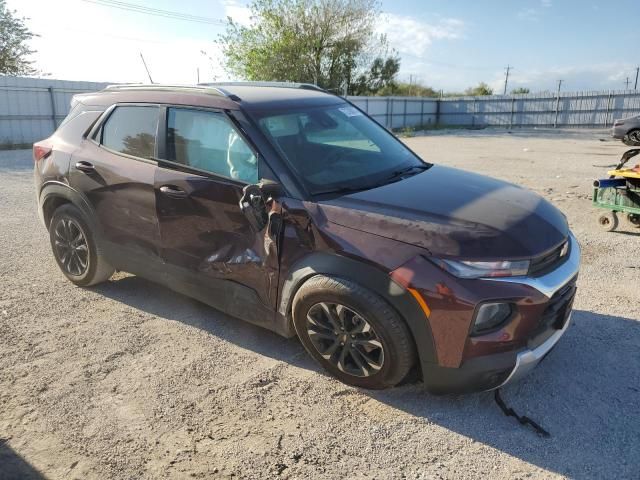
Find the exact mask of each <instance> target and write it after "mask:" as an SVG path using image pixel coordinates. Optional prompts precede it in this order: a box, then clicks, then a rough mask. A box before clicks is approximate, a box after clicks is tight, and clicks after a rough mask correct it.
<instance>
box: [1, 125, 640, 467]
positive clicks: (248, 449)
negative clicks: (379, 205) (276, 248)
mask: <svg viewBox="0 0 640 480" xmlns="http://www.w3.org/2000/svg"><path fill="white" fill-rule="evenodd" d="M407 142H408V143H409V144H410V145H411V147H413V148H414V149H415V150H416V151H417V152H419V153H420V154H421V155H423V157H424V158H426V159H428V160H430V161H434V162H439V163H445V164H450V165H453V166H457V167H461V168H465V169H469V170H474V171H478V172H481V173H485V174H489V175H492V176H496V177H501V178H505V179H507V180H510V181H512V182H515V183H519V184H523V185H526V186H527V187H529V188H531V189H533V190H535V191H537V192H539V193H540V194H542V195H544V196H545V197H547V198H548V199H550V200H551V201H552V202H553V203H554V204H555V205H557V206H558V207H559V208H560V209H562V210H563V211H564V212H565V214H566V215H567V216H568V218H569V222H570V223H571V227H572V228H573V231H574V232H575V233H576V235H577V237H578V238H579V240H580V242H581V243H582V247H583V255H584V259H583V267H582V273H581V277H580V280H579V292H578V297H577V300H576V303H575V313H574V317H573V324H572V326H571V327H570V328H569V330H568V332H567V334H566V335H565V337H564V338H563V340H562V341H561V342H560V344H559V345H558V347H557V348H556V349H555V350H554V351H553V352H552V353H551V354H550V356H549V357H548V358H547V359H546V360H545V362H544V363H543V364H542V365H541V366H540V368H538V369H536V370H535V371H534V372H533V373H532V374H531V375H530V376H529V377H528V378H526V379H525V380H523V381H521V382H520V383H518V384H514V385H511V386H509V387H507V388H505V389H504V391H503V397H504V398H505V400H506V401H507V403H508V404H509V405H510V406H512V407H513V408H514V409H515V410H516V411H518V412H519V413H521V414H526V415H528V416H530V417H531V418H533V419H535V420H536V421H538V422H539V423H541V424H542V425H543V426H544V427H546V428H547V429H548V430H549V431H550V432H551V435H552V436H551V438H549V439H545V438H541V437H538V436H537V435H536V434H535V433H533V431H531V430H529V429H525V428H523V427H521V426H520V425H519V424H518V423H517V422H516V421H515V420H514V419H513V418H509V417H505V416H504V415H503V414H502V413H501V411H500V410H499V409H498V408H497V406H496V405H495V404H494V402H493V396H492V394H490V393H483V394H475V395H467V396H444V397H436V396H432V395H429V394H428V393H426V392H425V391H424V389H423V388H422V386H421V385H419V384H416V385H406V386H403V387H400V388H396V389H393V390H389V391H384V392H369V391H362V390H358V389H355V388H351V387H348V386H345V385H343V384H341V383H339V382H337V381H335V380H333V379H332V378H330V377H328V376H327V375H325V374H324V373H323V372H321V371H320V370H319V369H318V367H316V365H315V364H314V363H313V362H312V361H311V360H310V359H309V358H308V357H307V355H306V354H305V352H304V351H303V349H302V347H301V346H300V345H299V343H298V342H297V341H296V340H285V339H282V338H280V337H278V336H276V335H275V334H273V333H271V332H268V331H263V330H261V329H259V328H257V327H253V326H251V325H248V324H244V323H242V322H240V321H237V320H234V319H231V318H229V317H227V316H225V315H222V314H220V313H218V312H216V311H215V310H212V309H210V308H208V307H205V306H203V305H201V304H199V303H197V302H195V301H192V300H190V299H188V298H186V297H183V296H181V295H178V294H174V293H172V292H170V291H169V290H166V289H164V288H162V287H159V286H157V285H154V284H153V283H151V282H148V281H146V280H142V279H138V278H136V277H133V276H128V275H125V274H118V275H116V276H115V277H114V278H113V279H112V280H111V281H110V282H108V283H106V284H104V285H101V286H98V287H96V288H93V289H81V288H76V287H74V286H73V285H72V284H71V283H69V282H67V281H66V280H65V279H64V278H63V276H62V274H61V273H60V272H59V271H58V269H57V266H56V265H55V263H54V260H53V257H52V255H51V253H50V249H49V244H48V240H47V234H46V232H45V230H44V228H43V227H42V225H40V223H39V222H38V220H37V217H36V210H35V202H34V192H33V183H32V173H31V168H32V167H31V158H30V157H31V154H30V152H29V151H15V152H0V182H1V184H2V189H1V190H0V282H1V283H0V478H3V479H4V478H28V477H30V476H31V477H33V478H42V477H46V478H52V479H53V478H61V479H74V478H77V479H85V478H99V479H112V478H113V479H116V478H117V479H121V478H190V477H195V478H256V479H263V478H276V477H277V478H342V477H346V476H349V477H351V478H378V479H395V478H421V479H426V478H429V479H431V478H452V479H453V478H456V479H457V478H480V477H483V478H484V477H488V476H491V477H492V478H498V479H501V478H505V479H506V478H532V477H533V478H558V477H569V478H616V479H619V478H638V475H639V474H638V472H640V321H639V319H640V304H639V303H638V293H639V291H638V286H639V285H640V235H639V231H638V230H636V231H635V232H634V231H633V230H634V229H632V228H626V230H624V231H621V232H619V233H604V232H601V231H599V229H598V226H597V224H596V218H597V216H598V212H597V211H596V209H594V208H592V206H591V205H590V195H591V187H590V185H591V182H592V180H593V179H594V178H596V177H599V176H603V175H605V172H606V170H607V167H608V166H610V165H612V164H614V163H615V162H616V160H617V159H618V158H619V156H620V154H621V153H622V152H623V151H624V146H622V145H621V144H619V143H615V142H613V141H609V140H608V139H607V137H606V134H605V133H603V132H600V133H598V132H575V131H574V132H545V131H521V132H519V133H514V134H507V133H505V132H504V131H502V132H490V131H489V132H486V131H485V132H468V131H459V132H438V133H437V134H430V135H428V136H425V137H418V138H411V139H408V140H407Z"/></svg>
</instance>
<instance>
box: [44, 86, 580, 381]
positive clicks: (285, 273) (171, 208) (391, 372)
mask: <svg viewBox="0 0 640 480" xmlns="http://www.w3.org/2000/svg"><path fill="white" fill-rule="evenodd" d="M33 152H34V158H35V179H36V189H37V198H38V203H39V206H40V208H39V211H40V214H41V217H42V220H43V222H44V224H45V226H46V227H47V228H48V230H49V233H50V238H51V246H52V249H53V253H54V256H55V258H56V261H57V262H58V265H59V266H60V269H61V270H62V272H63V273H64V274H65V275H66V276H67V278H69V280H71V281H72V282H73V283H75V284H76V285H80V286H89V285H95V284H97V283H99V282H103V281H105V280H107V279H108V278H109V277H110V276H111V275H112V274H113V272H114V270H116V269H118V270H123V271H127V272H131V273H133V274H135V275H139V276H141V277H145V278H148V279H150V280H152V281H155V282H159V283H162V284H164V285H166V286H168V287H169V288H172V289H174V290H176V291H179V292H182V293H184V294H186V295H189V296H191V297H193V298H196V299H198V300H200V301H202V302H204V303H207V304H209V305H211V306H213V307H215V308H217V309H219V310H222V311H224V312H226V313H228V314H230V315H233V316H235V317H238V318H241V319H244V320H247V321H249V322H251V323H254V324H256V325H260V326H262V327H265V328H268V329H270V330H273V331H275V332H277V333H279V334H280V335H284V336H286V337H293V336H295V335H297V336H298V337H299V338H300V341H301V342H302V344H303V345H304V347H305V348H306V349H307V351H308V352H309V353H310V354H311V356H313V357H314V358H315V359H316V360H317V361H318V362H319V363H320V364H321V365H322V366H323V367H324V368H326V369H327V370H328V371H329V372H331V373H332V374H333V375H335V376H336V377H338V378H339V379H340V380H342V381H344V382H346V383H349V384H352V385H357V386H361V387H367V388H384V387H390V386H393V385H396V384H398V383H399V382H401V381H402V380H403V379H404V378H405V377H406V376H407V375H408V374H409V372H410V371H411V370H412V369H415V370H416V371H417V372H418V373H419V374H420V375H421V377H422V378H423V380H424V383H425V384H426V385H427V387H428V388H429V389H430V390H431V391H433V392H463V391H477V390H487V389H492V388H496V387H499V386H501V385H504V384H505V383H507V382H510V381H512V380H515V379H516V378H519V377H521V376H522V375H524V374H525V373H527V372H528V371H530V370H531V369H532V368H533V367H534V366H535V365H536V364H537V363H538V362H539V361H540V360H541V359H542V358H543V357H544V356H545V355H546V354H547V353H548V352H549V351H550V350H551V349H552V347H553V346H554V345H555V344H556V342H557V341H558V340H559V339H560V337H561V336H562V334H563V333H564V332H565V331H566V329H567V326H568V325H569V317H570V312H571V306H572V302H573V298H574V295H575V290H576V287H575V284H576V276H577V274H578V268H579V262H580V248H579V246H578V243H577V242H576V240H575V238H574V237H573V235H572V234H571V232H570V231H569V228H568V226H567V221H566V219H565V217H564V216H563V215H562V213H560V212H559V211H558V210H557V209H556V208H555V207H553V206H552V205H551V204H550V203H549V202H547V201H545V200H544V199H542V198H540V197H539V196H538V195H536V194H534V193H532V192H529V191H527V190H525V189H523V188H520V187H517V186H514V185H511V184H509V183H505V182H502V181H499V180H494V179H492V178H487V177H484V176H480V175H476V174H474V173H469V172H464V171H460V170H455V169H452V168H448V167H443V166H439V165H432V164H429V163H426V162H425V161H423V160H422V159H420V158H419V157H418V156H417V155H415V154H414V153H413V152H412V151H411V150H409V149H408V148H407V147H406V146H405V145H404V144H403V143H401V142H400V141H399V140H398V139H396V138H395V137H394V136H393V135H392V134H390V133H389V132H388V131H387V130H385V129H384V128H382V127H381V126H380V125H378V124H377V123H376V122H375V121H374V120H372V119H371V118H370V117H368V116H367V115H366V114H365V113H363V112H362V111H361V110H359V109H358V108H357V107H355V106H354V105H353V104H351V103H349V102H348V101H347V100H345V99H343V98H340V97H338V96H335V95H332V94H330V93H327V92H325V91H323V90H321V89H319V88H317V87H314V86H312V85H294V84H286V85H279V84H246V83H245V84H237V83H227V84H209V85H202V86H197V87H173V86H160V85H147V86H141V85H138V86H115V87H110V88H107V89H105V90H103V91H101V92H97V93H90V94H85V95H77V96H76V97H75V98H74V100H73V102H72V109H71V112H70V113H69V115H68V116H67V118H66V119H65V121H64V122H63V123H62V125H61V126H60V128H59V129H58V131H57V132H56V133H54V134H53V135H52V136H51V137H49V138H48V139H46V140H43V141H41V142H38V143H36V144H35V145H34V148H33Z"/></svg>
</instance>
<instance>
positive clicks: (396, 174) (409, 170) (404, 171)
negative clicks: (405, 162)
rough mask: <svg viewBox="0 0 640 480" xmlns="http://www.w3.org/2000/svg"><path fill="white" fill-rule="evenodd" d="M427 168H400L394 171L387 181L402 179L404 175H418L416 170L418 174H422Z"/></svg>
mask: <svg viewBox="0 0 640 480" xmlns="http://www.w3.org/2000/svg"><path fill="white" fill-rule="evenodd" d="M428 168H429V166H428V165H411V166H409V167H405V168H401V169H400V170H395V171H394V172H393V173H392V174H391V176H390V177H389V180H394V179H396V178H401V177H404V176H405V175H408V174H410V173H419V172H418V170H419V171H420V172H423V171H425V170H427V169H428Z"/></svg>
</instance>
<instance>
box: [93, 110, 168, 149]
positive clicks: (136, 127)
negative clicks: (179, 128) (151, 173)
mask: <svg viewBox="0 0 640 480" xmlns="http://www.w3.org/2000/svg"><path fill="white" fill-rule="evenodd" d="M159 111H160V109H159V108H158V107H138V106H131V107H116V109H115V110H114V111H113V113H111V115H109V118H108V119H107V121H106V122H105V124H104V125H103V127H102V142H101V143H102V145H104V146H105V147H107V148H110V149H111V150H115V151H116V152H121V153H126V154H127V155H133V156H135V157H141V158H149V157H153V155H154V151H155V145H156V130H157V127H158V113H159Z"/></svg>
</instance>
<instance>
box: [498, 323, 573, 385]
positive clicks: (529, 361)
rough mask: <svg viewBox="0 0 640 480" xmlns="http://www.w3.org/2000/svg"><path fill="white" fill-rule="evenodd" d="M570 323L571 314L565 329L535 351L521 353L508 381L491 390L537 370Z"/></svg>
mask: <svg viewBox="0 0 640 480" xmlns="http://www.w3.org/2000/svg"><path fill="white" fill-rule="evenodd" d="M570 323H571V314H569V317H568V318H567V320H566V322H565V324H564V327H562V329H561V330H558V331H557V332H555V333H554V334H553V335H551V336H550V337H549V338H548V339H547V340H546V341H545V342H544V343H543V344H542V345H540V346H538V347H537V348H534V349H533V350H524V351H522V352H519V353H518V355H517V356H516V364H515V366H514V367H513V370H512V371H511V373H510V374H509V376H508V377H507V379H506V380H505V381H504V382H502V383H501V384H500V385H498V386H497V387H493V388H490V389H489V390H493V389H494V388H500V387H502V386H503V385H506V384H507V383H511V382H515V381H517V380H520V379H521V378H523V377H525V376H527V375H528V374H529V372H531V371H532V370H533V369H534V368H536V366H537V365H538V364H539V363H540V362H541V361H542V359H543V358H544V357H546V356H547V354H548V353H549V352H550V351H551V350H553V347H555V346H556V343H558V340H560V337H562V335H564V332H566V331H567V328H569V324H570Z"/></svg>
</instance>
